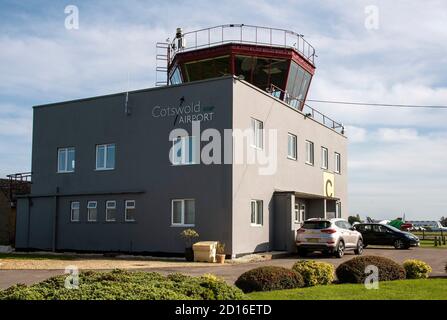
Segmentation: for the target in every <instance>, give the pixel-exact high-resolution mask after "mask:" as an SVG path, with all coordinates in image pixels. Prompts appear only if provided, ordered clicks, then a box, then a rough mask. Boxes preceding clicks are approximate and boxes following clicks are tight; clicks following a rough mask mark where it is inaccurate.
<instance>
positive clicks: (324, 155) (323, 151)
mask: <svg viewBox="0 0 447 320" xmlns="http://www.w3.org/2000/svg"><path fill="white" fill-rule="evenodd" d="M328 164H329V159H328V150H327V148H325V147H321V168H322V169H327V168H328Z"/></svg>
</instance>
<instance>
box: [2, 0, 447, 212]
mask: <svg viewBox="0 0 447 320" xmlns="http://www.w3.org/2000/svg"><path fill="white" fill-rule="evenodd" d="M280 3H281V4H278V1H262V0H245V1H244V0H239V1H223V0H221V1H218V2H217V1H201V0H199V1H197V0H195V1H157V2H156V1H143V0H141V1H137V0H130V1H129V0H128V1H113V0H107V1H105V0H104V1H92V0H89V1H74V0H70V1H56V0H53V1H44V0H41V1H37V0H28V1H23V0H22V1H20V0H14V1H13V0H0V177H2V176H5V175H6V174H8V173H13V172H23V171H29V170H30V169H31V168H30V162H31V132H32V108H31V107H32V106H33V105H37V104H43V103H49V102H57V101H61V100H69V99H75V98H81V97H89V96H95V95H101V94H108V93H114V92H121V91H125V90H126V89H127V88H128V87H130V89H141V88H147V87H152V86H153V85H154V81H155V71H154V69H155V68H154V64H155V43H156V42H157V41H163V40H165V39H166V38H167V37H172V36H173V34H174V32H175V28H176V27H179V26H181V27H183V28H184V29H185V30H186V31H188V30H195V29H198V28H203V27H208V26H214V25H219V24H227V23H245V24H255V25H265V26H272V27H279V28H286V29H291V30H295V31H297V32H299V33H302V34H304V35H305V38H306V39H307V40H308V41H309V42H310V43H312V44H313V46H314V47H315V48H316V50H317V54H318V58H317V60H316V65H317V71H316V75H315V77H314V80H313V82H312V86H311V89H310V93H309V97H308V98H310V99H322V100H343V101H362V102H372V103H396V104H422V105H447V54H446V53H447V3H446V2H445V1H442V0H439V1H435V0H433V1H417V0H414V1H385V0H384V1H375V0H369V1H359V0H355V1H354V0H352V1H351V0H346V1H343V0H334V1H315V0H309V1H306V0H305V1H286V0H283V1H281V2H280ZM67 5H76V6H77V7H78V8H79V18H80V19H79V29H78V30H67V29H66V28H65V18H66V14H65V13H64V9H65V7H66V6H67ZM370 6H373V7H370ZM371 8H372V9H371ZM371 10H372V11H371ZM375 13H378V16H376V15H375ZM375 17H378V20H376V19H375ZM371 19H373V20H371ZM376 27H377V28H376ZM128 73H130V79H131V81H130V85H128V80H127V79H128ZM312 106H314V107H316V108H317V109H319V110H321V111H323V112H325V113H326V114H328V115H329V116H331V117H333V118H334V119H336V120H339V121H340V122H343V123H344V124H345V125H346V126H347V127H348V130H347V134H348V136H349V138H350V145H349V164H348V165H349V197H350V198H349V207H350V213H352V214H357V213H358V214H360V215H361V216H362V217H365V216H371V217H375V218H393V217H396V216H401V215H402V214H403V213H405V214H406V217H407V218H413V219H437V218H439V217H441V216H442V215H444V216H446V215H447V196H446V195H445V193H446V191H447V170H446V169H445V164H447V150H446V147H447V126H446V123H447V109H443V110H442V109H438V110H436V109H397V108H396V109H389V108H371V107H370V108H368V107H359V106H342V105H325V104H319V103H312Z"/></svg>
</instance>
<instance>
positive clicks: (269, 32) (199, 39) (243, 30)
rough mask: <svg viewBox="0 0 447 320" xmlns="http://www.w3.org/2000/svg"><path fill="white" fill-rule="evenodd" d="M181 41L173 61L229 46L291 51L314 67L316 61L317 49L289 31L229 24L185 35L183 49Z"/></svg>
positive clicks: (174, 47) (174, 45)
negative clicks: (179, 56)
mask: <svg viewBox="0 0 447 320" xmlns="http://www.w3.org/2000/svg"><path fill="white" fill-rule="evenodd" d="M178 40H179V38H175V39H174V40H173V41H172V42H171V48H172V52H171V54H172V56H171V59H172V58H174V57H175V55H176V54H177V53H179V52H186V51H190V50H196V49H201V48H207V47H212V46H217V45H221V44H225V43H242V44H252V45H253V44H254V45H264V46H270V47H282V48H291V49H294V50H296V51H297V52H298V53H300V54H301V55H302V56H303V57H304V58H305V59H306V60H307V61H309V62H311V63H312V64H313V63H314V59H315V49H314V47H313V46H312V45H311V44H310V43H309V42H307V41H306V40H305V39H304V36H303V35H302V34H298V33H296V32H293V31H290V30H285V29H277V28H269V27H260V26H253V25H246V24H226V25H220V26H216V27H211V28H205V29H200V30H196V31H191V32H186V33H183V34H182V39H181V40H182V45H181V46H179V45H178Z"/></svg>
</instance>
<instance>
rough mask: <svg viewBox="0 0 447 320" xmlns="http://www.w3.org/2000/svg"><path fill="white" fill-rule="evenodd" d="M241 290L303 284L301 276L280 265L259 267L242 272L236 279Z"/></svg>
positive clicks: (296, 286)
mask: <svg viewBox="0 0 447 320" xmlns="http://www.w3.org/2000/svg"><path fill="white" fill-rule="evenodd" d="M236 286H237V287H238V288H240V289H241V290H242V291H243V292H245V293H248V292H253V291H271V290H282V289H293V288H300V287H303V286H304V281H303V278H302V276H301V275H300V274H298V273H296V272H295V271H293V270H290V269H286V268H282V267H273V266H266V267H259V268H255V269H252V270H249V271H247V272H245V273H243V274H242V275H241V276H240V277H239V278H238V279H237V281H236Z"/></svg>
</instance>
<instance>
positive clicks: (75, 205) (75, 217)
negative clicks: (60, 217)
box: [70, 201, 80, 222]
mask: <svg viewBox="0 0 447 320" xmlns="http://www.w3.org/2000/svg"><path fill="white" fill-rule="evenodd" d="M70 209H71V210H70V220H71V222H78V221H79V216H80V214H79V213H80V203H79V202H78V201H73V202H71V204H70Z"/></svg>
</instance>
